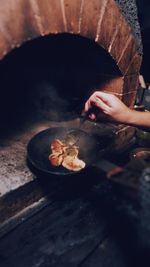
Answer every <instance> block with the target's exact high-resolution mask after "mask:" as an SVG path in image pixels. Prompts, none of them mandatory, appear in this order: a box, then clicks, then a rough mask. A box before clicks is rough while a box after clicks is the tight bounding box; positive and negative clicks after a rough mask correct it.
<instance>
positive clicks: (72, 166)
mask: <svg viewBox="0 0 150 267" xmlns="http://www.w3.org/2000/svg"><path fill="white" fill-rule="evenodd" d="M62 166H63V167H65V168H66V169H68V170H70V171H80V170H81V169H83V168H84V167H85V162H84V161H83V160H81V159H79V158H77V157H72V156H66V157H65V158H64V160H63V162H62Z"/></svg>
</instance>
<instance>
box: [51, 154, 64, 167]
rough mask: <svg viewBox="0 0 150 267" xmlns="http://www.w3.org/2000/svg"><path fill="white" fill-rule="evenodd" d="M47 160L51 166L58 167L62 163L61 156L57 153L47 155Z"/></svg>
mask: <svg viewBox="0 0 150 267" xmlns="http://www.w3.org/2000/svg"><path fill="white" fill-rule="evenodd" d="M48 159H49V161H50V162H51V164H52V165H53V166H60V165H61V164H62V161H63V155H62V154H59V153H53V154H50V155H49V157H48Z"/></svg>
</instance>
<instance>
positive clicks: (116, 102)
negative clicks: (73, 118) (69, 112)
mask: <svg viewBox="0 0 150 267" xmlns="http://www.w3.org/2000/svg"><path fill="white" fill-rule="evenodd" d="M93 107H97V109H98V110H99V113H102V114H103V115H104V116H105V117H106V118H108V119H109V120H111V121H115V122H118V123H123V124H128V125H131V126H141V127H150V112H148V111H145V112H142V111H136V110H134V109H130V108H129V107H127V106H126V105H125V104H124V103H123V102H122V101H121V100H120V99H119V98H118V97H117V96H115V95H113V94H110V93H105V92H101V91H95V92H94V93H93V94H92V95H91V96H90V97H89V99H88V100H87V101H86V103H85V107H84V112H88V113H90V110H91V113H90V115H89V117H90V119H91V120H96V119H97V118H98V114H97V112H93V111H92V110H93Z"/></svg>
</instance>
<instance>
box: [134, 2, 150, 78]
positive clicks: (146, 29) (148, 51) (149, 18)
mask: <svg viewBox="0 0 150 267" xmlns="http://www.w3.org/2000/svg"><path fill="white" fill-rule="evenodd" d="M136 2H137V6H138V16H139V22H140V26H141V33H142V41H143V63H142V67H141V74H142V75H143V76H144V78H145V81H146V82H147V83H150V74H149V73H150V71H149V69H150V1H149V0H136Z"/></svg>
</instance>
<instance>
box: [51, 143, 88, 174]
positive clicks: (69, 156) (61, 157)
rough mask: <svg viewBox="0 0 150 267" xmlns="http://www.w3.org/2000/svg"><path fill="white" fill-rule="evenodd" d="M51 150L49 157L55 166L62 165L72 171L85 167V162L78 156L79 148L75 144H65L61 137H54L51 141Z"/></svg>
mask: <svg viewBox="0 0 150 267" xmlns="http://www.w3.org/2000/svg"><path fill="white" fill-rule="evenodd" d="M51 152H52V153H51V154H50V155H49V157H48V159H49V161H50V162H51V164H52V165H53V166H55V167H57V166H60V165H62V166H63V167H64V168H66V169H68V170H71V171H80V170H81V169H83V168H85V165H86V164H85V162H84V161H83V160H80V159H79V158H78V154H79V148H78V147H77V146H76V145H75V144H71V145H70V144H65V143H63V142H62V141H60V140H59V139H54V140H53V141H52V143H51Z"/></svg>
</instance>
